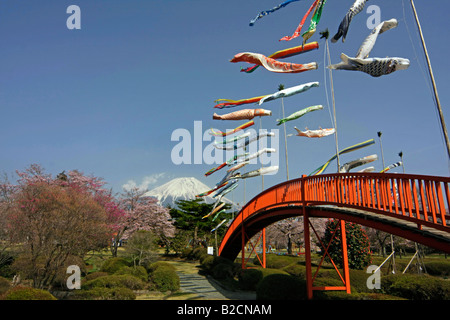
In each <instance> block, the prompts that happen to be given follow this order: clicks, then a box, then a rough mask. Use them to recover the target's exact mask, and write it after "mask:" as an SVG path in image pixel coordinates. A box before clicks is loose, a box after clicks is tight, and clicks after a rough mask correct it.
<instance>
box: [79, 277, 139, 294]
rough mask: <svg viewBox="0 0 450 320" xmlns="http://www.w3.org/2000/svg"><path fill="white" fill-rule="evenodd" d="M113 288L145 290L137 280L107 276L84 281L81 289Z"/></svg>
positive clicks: (134, 278)
mask: <svg viewBox="0 0 450 320" xmlns="http://www.w3.org/2000/svg"><path fill="white" fill-rule="evenodd" d="M99 287H100V288H115V287H123V288H128V289H131V290H142V289H144V288H145V284H144V283H143V282H142V281H141V280H140V279H138V278H136V277H134V276H132V275H129V274H123V275H109V276H104V277H99V278H96V279H93V280H89V281H86V282H85V283H84V284H83V285H82V286H81V288H82V289H87V290H89V289H92V288H99Z"/></svg>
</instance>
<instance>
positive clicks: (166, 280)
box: [150, 267, 180, 292]
mask: <svg viewBox="0 0 450 320" xmlns="http://www.w3.org/2000/svg"><path fill="white" fill-rule="evenodd" d="M150 281H151V283H152V284H153V285H154V286H155V288H156V290H158V291H160V292H166V291H172V292H174V291H177V290H179V289H180V277H178V274H177V273H176V272H175V270H173V269H171V268H166V267H159V268H157V269H155V271H153V272H152V273H151V274H150Z"/></svg>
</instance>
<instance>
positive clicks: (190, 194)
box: [145, 177, 237, 210]
mask: <svg viewBox="0 0 450 320" xmlns="http://www.w3.org/2000/svg"><path fill="white" fill-rule="evenodd" d="M211 189H212V188H211V187H208V186H207V185H206V184H204V183H203V182H201V181H199V180H198V179H196V178H193V177H185V178H176V179H173V180H171V181H169V182H167V183H165V184H163V185H162V186H159V187H156V188H154V189H152V190H150V191H148V192H147V193H146V194H145V195H146V196H151V197H155V198H157V199H158V202H159V204H160V205H162V206H164V207H165V206H167V205H169V206H171V207H176V204H175V201H177V200H194V199H199V198H196V197H195V196H196V195H198V194H200V193H203V192H205V191H208V190H211ZM202 199H204V200H205V202H206V203H214V202H216V201H217V198H213V197H212V196H206V197H203V198H202ZM222 201H223V202H226V203H229V204H231V205H233V207H234V209H235V210H236V208H237V206H236V205H234V204H233V203H232V202H231V201H230V200H228V199H226V198H225V197H224V198H222Z"/></svg>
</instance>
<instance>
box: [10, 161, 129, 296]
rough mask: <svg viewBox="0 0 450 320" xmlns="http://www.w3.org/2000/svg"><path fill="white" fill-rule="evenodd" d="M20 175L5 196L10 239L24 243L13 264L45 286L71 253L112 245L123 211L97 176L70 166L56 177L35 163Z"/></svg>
mask: <svg viewBox="0 0 450 320" xmlns="http://www.w3.org/2000/svg"><path fill="white" fill-rule="evenodd" d="M17 176H18V179H17V184H15V185H10V186H8V187H3V190H7V189H8V188H9V190H12V191H11V192H10V193H9V199H10V200H11V201H10V202H9V203H8V202H7V201H6V200H5V197H2V198H3V201H2V206H3V207H5V205H6V209H5V210H6V221H7V224H6V229H7V232H8V235H9V237H10V241H12V243H14V244H16V245H17V246H18V247H20V248H21V254H20V256H19V257H18V258H17V259H16V261H15V262H14V267H15V268H16V269H17V270H18V271H19V272H20V273H22V274H23V275H24V276H25V277H27V278H30V279H32V280H33V286H34V287H37V288H45V289H47V288H49V287H50V286H51V284H52V282H53V281H54V279H55V277H56V275H57V272H58V269H59V268H61V267H62V266H64V264H65V262H66V261H67V259H68V258H69V257H71V256H78V257H83V256H84V255H85V254H86V253H87V252H88V251H91V250H95V249H99V248H104V247H105V246H107V245H108V242H109V239H110V238H111V234H112V232H113V230H114V228H115V226H116V224H117V222H118V220H119V219H120V216H121V215H123V211H121V210H120V209H119V206H118V203H117V201H116V200H115V199H114V198H113V197H112V195H111V192H110V191H108V190H107V189H105V188H104V185H105V183H104V182H103V181H102V180H101V179H100V178H97V177H92V176H91V177H89V176H85V175H83V174H82V173H80V172H78V171H70V172H69V173H68V175H66V174H64V173H62V174H60V175H58V177H57V178H53V177H52V176H51V175H50V174H48V173H45V171H44V170H43V168H42V167H41V166H39V165H35V164H34V165H31V166H30V167H29V168H27V169H26V170H25V171H17Z"/></svg>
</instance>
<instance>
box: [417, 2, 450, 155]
mask: <svg viewBox="0 0 450 320" xmlns="http://www.w3.org/2000/svg"><path fill="white" fill-rule="evenodd" d="M410 1H411V8H412V10H413V13H414V18H415V19H416V23H417V28H418V29H419V34H420V40H421V41H422V46H423V51H424V52H425V57H426V59H427V64H428V71H429V73H430V77H431V82H432V85H433V91H434V97H435V99H436V107H437V109H438V113H439V120H440V123H441V127H442V132H443V133H444V137H445V143H446V145H447V155H448V157H449V158H450V141H449V138H448V133H447V127H446V125H445V120H444V114H443V113H442V108H441V102H440V100H439V95H438V92H437V88H436V81H435V80H434V75H433V69H432V68H431V62H430V57H429V56H428V50H427V46H426V44H425V40H424V38H423V33H422V27H421V26H420V22H419V17H418V16H417V11H416V7H415V6H414V1H413V0H410Z"/></svg>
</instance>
